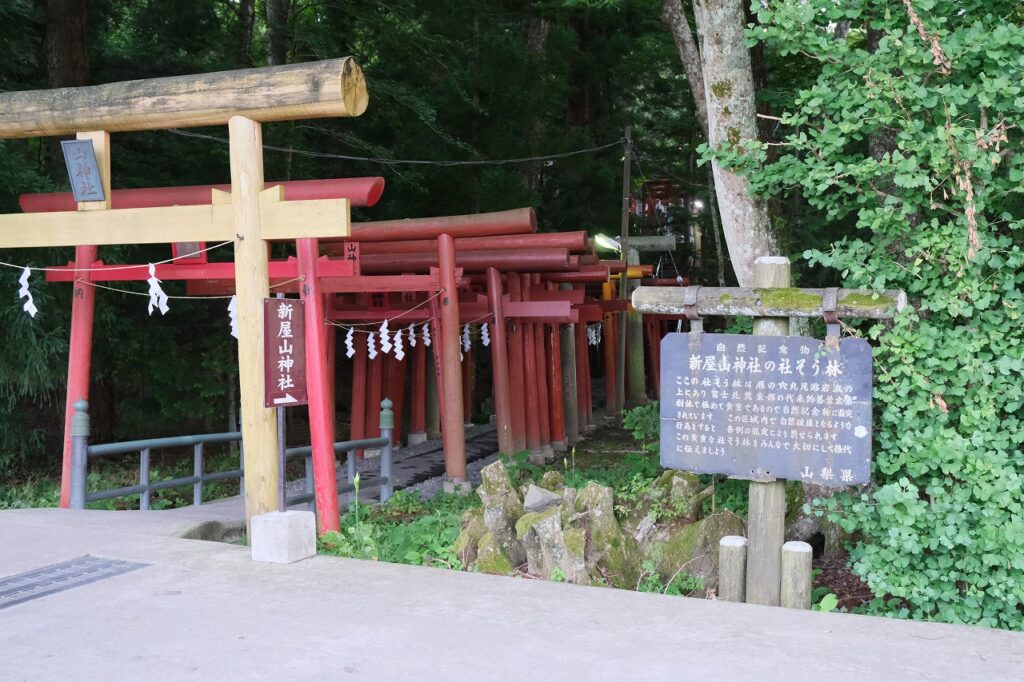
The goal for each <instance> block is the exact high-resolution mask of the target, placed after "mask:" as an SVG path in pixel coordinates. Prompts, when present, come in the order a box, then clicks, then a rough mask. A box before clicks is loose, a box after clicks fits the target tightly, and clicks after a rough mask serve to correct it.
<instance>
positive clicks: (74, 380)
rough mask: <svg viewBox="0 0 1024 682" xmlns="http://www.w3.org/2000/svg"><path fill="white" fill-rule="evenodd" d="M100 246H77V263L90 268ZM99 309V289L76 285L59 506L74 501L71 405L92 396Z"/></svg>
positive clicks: (85, 277) (83, 275) (85, 274)
mask: <svg viewBox="0 0 1024 682" xmlns="http://www.w3.org/2000/svg"><path fill="white" fill-rule="evenodd" d="M97 250H98V249H97V247H95V246H77V247H75V263H76V265H77V266H78V267H80V268H88V267H90V266H91V265H92V263H93V262H94V261H95V260H96V253H97ZM91 274H92V273H89V272H83V273H81V274H80V277H81V278H82V279H83V280H87V281H89V280H91V277H90V275H91ZM95 309H96V289H95V287H91V286H88V285H87V284H82V283H77V284H75V291H74V298H72V300H71V339H70V341H69V351H68V389H67V396H66V399H65V402H64V457H63V461H62V466H61V478H60V506H62V507H65V508H66V507H68V506H70V504H71V415H72V414H73V413H74V408H73V407H72V405H73V404H74V403H75V402H76V401H78V400H88V399H89V370H90V365H91V364H92V326H93V316H94V312H95Z"/></svg>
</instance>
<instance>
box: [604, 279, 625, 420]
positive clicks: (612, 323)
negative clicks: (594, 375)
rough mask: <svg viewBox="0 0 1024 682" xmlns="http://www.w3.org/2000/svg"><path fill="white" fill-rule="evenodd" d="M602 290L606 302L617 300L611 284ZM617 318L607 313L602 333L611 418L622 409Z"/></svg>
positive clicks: (607, 401) (605, 383)
mask: <svg viewBox="0 0 1024 682" xmlns="http://www.w3.org/2000/svg"><path fill="white" fill-rule="evenodd" d="M601 288H602V289H603V294H604V295H603V298H604V299H605V300H612V299H614V298H615V296H614V292H615V290H614V288H613V285H612V284H611V283H608V282H606V283H604V284H602V285H601ZM615 318H616V314H615V313H611V312H609V313H605V314H604V329H603V330H602V331H601V341H602V342H603V343H604V395H605V401H604V404H605V410H606V411H607V412H608V416H609V417H614V416H615V415H616V414H617V413H618V412H619V410H620V409H621V408H620V407H619V405H620V401H619V396H618V393H617V390H618V386H619V381H618V378H617V377H616V375H615V362H616V355H617V353H616V346H617V343H616V342H617V341H618V338H619V337H618V335H617V333H616V322H618V320H616V319H615Z"/></svg>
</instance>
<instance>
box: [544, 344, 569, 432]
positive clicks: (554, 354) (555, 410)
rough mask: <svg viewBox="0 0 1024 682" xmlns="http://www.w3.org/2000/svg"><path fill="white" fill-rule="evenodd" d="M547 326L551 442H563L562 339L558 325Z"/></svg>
mask: <svg viewBox="0 0 1024 682" xmlns="http://www.w3.org/2000/svg"><path fill="white" fill-rule="evenodd" d="M545 326H546V327H547V340H546V351H547V354H548V364H547V367H548V395H549V397H550V409H551V442H553V443H562V444H564V443H565V401H564V399H563V395H562V390H563V388H562V340H561V337H560V335H559V325H558V324H551V325H545Z"/></svg>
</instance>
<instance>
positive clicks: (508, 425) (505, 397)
mask: <svg viewBox="0 0 1024 682" xmlns="http://www.w3.org/2000/svg"><path fill="white" fill-rule="evenodd" d="M502 293H503V292H502V287H501V273H500V272H498V270H497V269H496V268H487V298H488V301H489V302H490V308H491V317H492V322H491V373H492V374H493V375H494V379H493V382H494V414H495V421H496V422H497V427H498V452H501V453H503V454H506V455H511V454H513V453H515V452H516V449H515V439H514V437H513V427H512V407H511V394H510V392H509V369H508V335H507V334H506V328H505V327H506V324H505V311H504V308H503V306H502V303H503V301H502Z"/></svg>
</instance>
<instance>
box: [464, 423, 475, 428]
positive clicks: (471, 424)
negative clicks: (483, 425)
mask: <svg viewBox="0 0 1024 682" xmlns="http://www.w3.org/2000/svg"><path fill="white" fill-rule="evenodd" d="M474 426H476V424H474V423H473V422H468V423H466V424H463V425H462V428H464V429H471V428H473V427H474Z"/></svg>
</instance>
